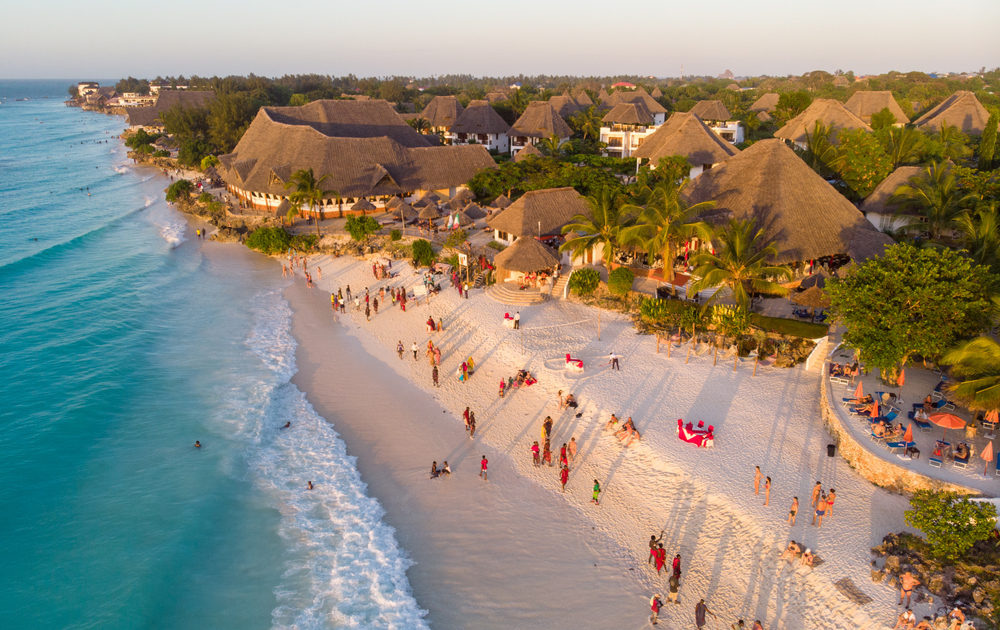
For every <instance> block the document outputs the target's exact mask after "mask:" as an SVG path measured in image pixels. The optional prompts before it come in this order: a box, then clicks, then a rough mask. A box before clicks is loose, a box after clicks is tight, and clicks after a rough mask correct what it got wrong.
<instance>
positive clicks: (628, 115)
mask: <svg viewBox="0 0 1000 630" xmlns="http://www.w3.org/2000/svg"><path fill="white" fill-rule="evenodd" d="M601 122H602V123H603V124H602V125H601V136H600V138H601V142H602V143H604V144H605V145H606V147H605V149H604V154H605V155H610V156H611V157H621V158H626V157H630V156H632V155H633V154H634V153H635V150H636V149H638V148H639V145H641V144H642V142H643V140H645V139H646V138H647V137H649V136H650V135H652V133H653V132H654V131H656V126H654V124H653V115H652V114H651V113H650V112H649V110H648V109H646V106H645V105H644V104H643V102H642V101H641V100H639V101H636V102H634V103H618V104H617V105H615V106H614V107H612V108H611V111H609V112H608V113H607V114H605V115H604V117H603V118H602V119H601Z"/></svg>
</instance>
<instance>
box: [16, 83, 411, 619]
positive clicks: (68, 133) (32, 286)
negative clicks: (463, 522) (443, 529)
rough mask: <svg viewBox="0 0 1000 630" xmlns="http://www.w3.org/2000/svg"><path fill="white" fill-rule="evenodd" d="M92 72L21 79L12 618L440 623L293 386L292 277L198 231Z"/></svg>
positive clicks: (322, 423)
mask: <svg viewBox="0 0 1000 630" xmlns="http://www.w3.org/2000/svg"><path fill="white" fill-rule="evenodd" d="M74 83H76V81H74V80H58V81H49V80H29V81H4V80H0V287H2V292H3V299H2V300H0V348H3V352H2V353H0V373H2V374H3V378H2V379H0V400H2V402H3V404H2V405H0V428H2V431H0V449H2V453H3V455H2V458H0V504H2V505H3V506H4V518H3V519H0V551H2V553H3V558H4V562H3V563H2V565H0V582H2V583H3V584H4V589H2V590H0V610H3V611H4V621H3V626H4V627H5V628H14V629H20V628H26V629H27V628H31V629H39V628H45V629H47V628H102V629H103V628H123V629H124V628H143V627H155V628H213V629H222V630H225V629H228V628H233V629H237V628H238V629H248V628H269V627H278V628H329V627H367V626H375V627H401V628H403V627H405V628H412V627H423V626H425V625H426V623H425V621H424V620H423V614H424V613H423V611H421V610H420V609H419V607H418V606H417V603H416V601H415V600H414V598H413V596H412V593H411V591H410V588H409V583H408V581H407V579H406V575H405V570H406V568H407V566H408V560H407V558H406V555H405V553H404V552H403V551H402V550H401V549H400V548H399V545H398V543H397V542H396V538H395V535H394V533H393V532H392V530H391V529H390V528H388V527H387V526H385V525H384V524H383V523H382V520H381V518H382V510H381V507H380V506H379V505H378V503H377V501H375V500H373V499H371V498H370V497H368V496H367V494H366V492H365V486H364V484H363V483H362V482H361V479H360V476H359V474H358V472H357V469H356V468H355V466H354V461H353V459H352V458H350V457H348V456H347V454H346V450H345V447H344V444H343V442H342V441H341V440H340V439H339V437H338V436H337V434H336V432H335V430H334V427H333V425H331V424H330V423H328V422H327V421H326V420H324V419H323V418H321V417H320V416H319V415H317V414H316V413H315V411H313V409H312V407H311V406H310V405H309V403H308V401H307V400H306V398H305V396H304V394H303V393H302V392H301V391H299V390H298V389H297V388H296V387H295V385H294V384H292V383H291V377H292V376H293V375H294V373H295V371H296V368H295V354H294V352H295V345H296V342H295V339H294V338H293V337H292V336H291V332H290V331H291V310H290V308H289V305H288V304H287V302H286V301H285V299H284V298H283V296H282V291H283V289H284V288H285V286H286V284H285V283H286V282H287V281H286V280H283V279H282V278H281V277H280V276H281V274H280V273H275V263H274V262H273V261H270V260H267V259H265V258H264V257H261V256H258V255H256V254H252V253H250V252H248V251H247V250H245V249H243V248H242V247H240V246H237V245H220V244H214V243H212V244H206V243H204V242H202V241H199V240H197V239H195V238H193V235H192V230H191V229H190V228H189V227H188V224H187V221H186V220H185V218H184V217H183V216H181V215H180V214H178V213H177V212H176V211H175V210H173V209H172V208H170V207H169V206H167V205H166V204H165V203H164V202H163V188H164V186H165V183H166V182H165V180H164V178H162V177H161V176H160V175H159V174H157V173H156V172H155V171H153V170H151V169H141V168H134V167H133V166H132V165H131V164H130V160H129V159H128V157H127V155H126V152H125V149H124V147H123V146H122V145H121V143H120V142H119V141H118V139H117V135H118V134H119V133H120V132H121V130H122V129H123V128H124V121H123V120H122V119H121V118H120V117H112V116H106V115H102V114H97V113H93V112H85V111H82V110H80V109H78V108H72V107H67V106H65V105H64V104H63V101H64V100H65V99H66V98H67V96H68V93H67V88H68V87H69V85H71V84H74ZM102 83H103V82H102ZM24 99H27V100H24ZM285 422H291V423H292V425H293V429H294V430H292V431H286V430H283V429H281V428H280V427H281V426H282V425H283V424H284V423H285ZM195 440H198V441H200V442H201V444H202V447H201V448H200V449H198V448H195V447H194V442H195ZM307 480H311V481H314V482H317V490H315V491H308V490H306V489H305V484H306V481H307ZM359 535H360V537H361V538H364V539H365V540H366V543H365V548H364V551H366V552H368V553H358V552H357V550H355V549H352V548H351V547H350V545H351V544H353V542H352V541H354V540H356V539H358V538H359Z"/></svg>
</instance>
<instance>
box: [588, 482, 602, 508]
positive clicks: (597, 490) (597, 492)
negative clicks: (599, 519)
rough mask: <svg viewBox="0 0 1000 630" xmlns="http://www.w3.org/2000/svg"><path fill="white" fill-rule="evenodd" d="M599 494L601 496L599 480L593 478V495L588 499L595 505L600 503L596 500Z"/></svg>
mask: <svg viewBox="0 0 1000 630" xmlns="http://www.w3.org/2000/svg"><path fill="white" fill-rule="evenodd" d="M600 496H601V482H600V481H598V480H596V479H594V496H593V498H592V499H590V502H591V503H593V504H595V505H600V504H601V502H600V501H599V500H598V498H599V497H600Z"/></svg>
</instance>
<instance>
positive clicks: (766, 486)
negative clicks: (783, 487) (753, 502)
mask: <svg viewBox="0 0 1000 630" xmlns="http://www.w3.org/2000/svg"><path fill="white" fill-rule="evenodd" d="M770 503H771V478H770V477H768V478H767V481H765V482H764V505H770Z"/></svg>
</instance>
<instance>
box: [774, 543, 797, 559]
mask: <svg viewBox="0 0 1000 630" xmlns="http://www.w3.org/2000/svg"><path fill="white" fill-rule="evenodd" d="M801 551H802V547H799V543H797V542H795V541H794V540H792V541H790V542H789V543H788V546H787V547H785V550H784V551H782V552H781V555H780V556H779V557H778V559H779V560H784V559H786V558H787V559H788V560H789V561H790V562H792V561H794V560H795V558H797V557H798V555H799V553H800V552H801Z"/></svg>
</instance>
